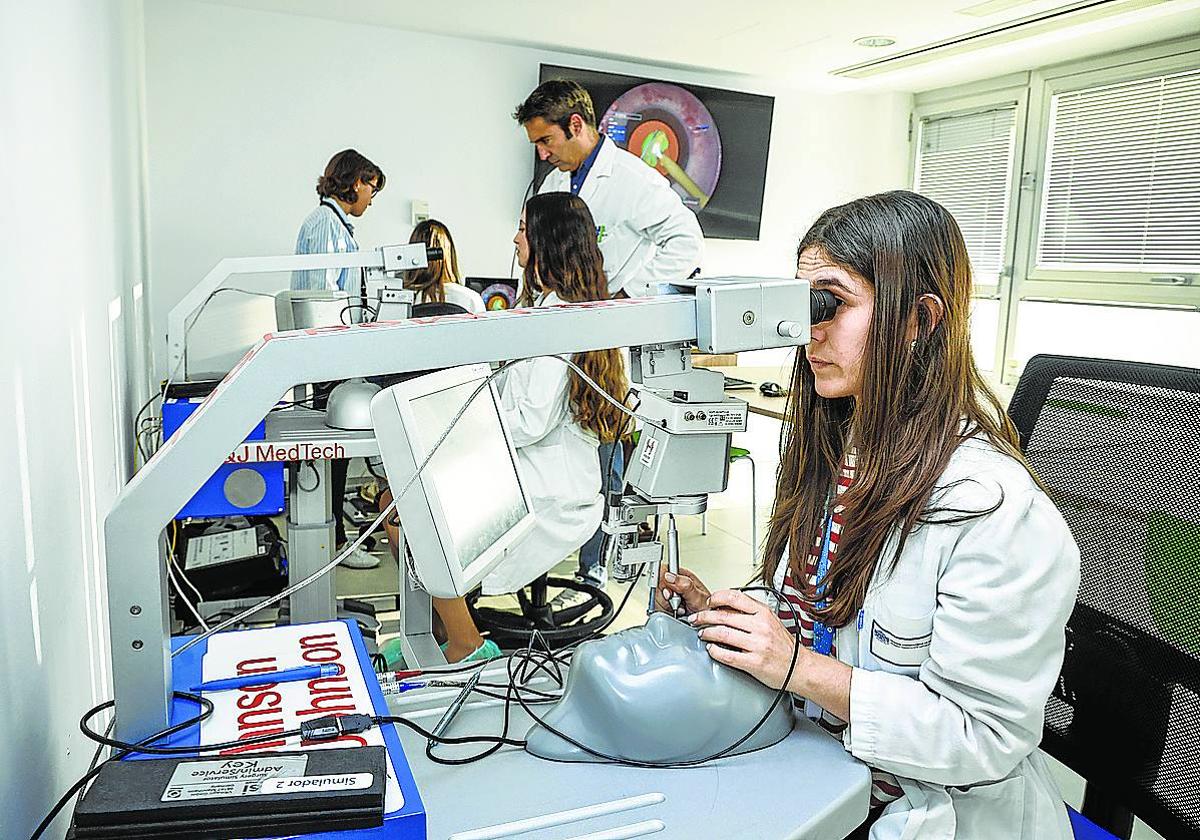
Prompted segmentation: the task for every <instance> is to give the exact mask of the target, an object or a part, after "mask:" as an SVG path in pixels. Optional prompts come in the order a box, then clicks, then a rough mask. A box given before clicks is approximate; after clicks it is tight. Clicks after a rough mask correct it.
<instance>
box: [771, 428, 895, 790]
mask: <svg viewBox="0 0 1200 840" xmlns="http://www.w3.org/2000/svg"><path fill="white" fill-rule="evenodd" d="M856 461H857V456H856V454H855V452H854V451H853V450H851V451H849V452H847V453H846V457H845V460H844V461H843V463H842V468H841V471H840V473H839V474H838V482H837V495H838V496H840V495H841V494H842V493H845V492H846V488H847V487H849V486H850V484H851V483H852V482H853V481H854V469H855V464H856ZM844 527H845V518H844V509H843V507H842V505H841V504H838V503H836V501H835V504H834V506H833V521H832V523H831V526H830V535H829V565H830V566H832V565H833V564H834V563H835V562H836V558H837V547H838V541H839V540H840V539H841V535H842V529H843V528H844ZM823 541H824V534H820V535H818V537H817V540H816V543H815V544H814V545H813V547H812V549H811V550H810V551H809V553H808V559H807V562H806V563H805V566H804V575H805V577H806V578H807V580H808V584H809V585H810V586H816V585H817V564H818V563H819V562H820V557H821V543H822V542H823ZM775 588H776V589H777V590H779V591H780V592H781V593H782V594H783V596H784V598H786V599H787V603H786V604H783V603H778V604H777V605H776V608H775V612H776V614H777V615H778V616H779V619H780V621H782V622H783V626H784V627H786V628H787V629H788V630H789V631H791V632H792V633H799V634H800V644H802V645H803V646H804V647H806V648H811V647H813V623H814V622H813V617H812V615H811V614H810V613H809V611H808V609H807V606H808V605H807V603H806V602H805V600H804V595H803V590H802V589H801V587H799V586H797V585H796V581H795V579H794V578H793V576H792V571H791V568H790V564H787V563H780V566H779V569H778V570H777V571H776V573H775ZM789 605H790V607H791V609H789ZM839 640H840V641H842V642H843V646H844V649H843V650H841V651H839V650H838V645H837V643H838V641H839ZM829 655H830V656H832V657H833V658H835V659H837V660H839V661H841V662H845V663H846V664H847V665H850V666H856V665H858V627H857V626H856V625H855V624H854V623H851V624H850V625H847V626H846V627H843V628H839V629H838V631H837V632H836V633H835V634H834V643H833V649H832V650H831V651H830V653H829ZM805 711H806V713H807V714H808V715H809V717H812V718H814V719H815V720H816V721H817V723H818V724H820V726H821V728H823V729H825V730H826V731H828V732H829V733H830V734H832V735H835V736H837V737H839V738H840V737H841V736H842V733H843V732H845V731H846V722H845V721H844V720H842V719H841V718H838V717H836V716H834V715H832V714H830V713H829V712H827V711H825V710H824V709H822V708H821V707H820V706H818V705H816V704H815V703H812V702H808V703H806V704H805ZM903 795H904V792H903V791H902V790H901V789H900V785H899V784H898V783H897V782H896V777H895V776H893V775H892V774H891V773H885V772H883V771H882V770H876V769H874V768H871V807H872V808H875V807H878V806H881V805H884V804H886V803H888V802H891V801H892V800H894V799H899V798H900V797H901V796H903Z"/></svg>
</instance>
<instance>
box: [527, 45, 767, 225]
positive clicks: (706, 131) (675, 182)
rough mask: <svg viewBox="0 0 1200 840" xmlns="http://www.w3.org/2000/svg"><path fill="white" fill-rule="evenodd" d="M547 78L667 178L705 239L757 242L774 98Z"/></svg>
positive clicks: (609, 76) (633, 79) (574, 76)
mask: <svg viewBox="0 0 1200 840" xmlns="http://www.w3.org/2000/svg"><path fill="white" fill-rule="evenodd" d="M548 79H570V80H571V81H574V82H578V83H579V84H580V85H582V86H583V88H584V89H585V90H587V92H588V95H589V96H590V97H591V99H592V105H593V106H594V108H595V119H596V129H597V130H598V131H599V132H600V133H601V134H603V135H606V136H607V137H608V138H609V140H610V141H611V142H613V143H615V144H616V145H618V146H620V147H621V148H622V149H625V150H626V151H628V152H629V153H630V154H632V155H635V156H636V157H638V158H640V159H641V160H642V162H643V163H645V164H646V165H647V166H652V167H654V168H655V169H656V170H657V171H658V172H659V174H661V175H662V176H663V177H664V178H666V179H667V181H668V183H670V185H671V188H672V189H673V190H675V192H676V193H678V194H679V197H680V199H681V200H682V201H683V203H684V205H685V206H686V207H688V208H689V209H690V210H692V211H693V212H694V213H695V214H696V220H697V221H699V222H700V228H701V229H702V230H703V231H704V235H705V237H708V238H713V239H749V240H756V239H758V235H759V227H760V224H761V221H762V205H763V191H764V189H765V186H766V176H767V155H768V151H769V148H770V144H771V120H772V116H773V114H774V110H775V100H774V99H773V98H772V97H770V96H763V95H760V94H755V93H746V92H744V91H738V90H725V89H722V88H713V87H705V86H703V85H693V84H686V83H682V82H671V81H666V80H663V79H646V78H639V77H637V76H626V75H622V74H619V73H606V72H603V71H600V70H585V69H582V68H578V67H559V66H556V65H551V64H543V65H541V68H540V72H539V80H540V81H543V82H544V81H546V80H548ZM538 165H539V164H535V167H536V166H538ZM540 165H541V166H543V167H548V164H544V163H543V164H540Z"/></svg>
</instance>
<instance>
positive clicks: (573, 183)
mask: <svg viewBox="0 0 1200 840" xmlns="http://www.w3.org/2000/svg"><path fill="white" fill-rule="evenodd" d="M513 119H515V120H516V121H517V122H518V123H520V124H521V126H522V128H524V129H525V133H526V134H527V135H528V136H529V142H530V143H532V144H533V145H534V146H535V147H536V148H537V154H538V157H539V158H540V159H541V160H543V161H547V162H549V163H550V164H551V165H553V166H554V169H553V170H551V172H550V173H549V174H548V175H547V176H546V178H545V180H544V181H542V185H541V187H540V188H539V189H538V192H539V193H547V192H569V193H571V194H572V195H577V196H579V197H580V198H582V199H583V200H584V202H586V203H587V206H588V209H589V210H590V211H591V213H592V218H593V219H595V222H596V240H597V242H598V243H599V245H600V253H601V254H603V256H604V273H605V275H606V276H607V277H608V292H609V294H611V295H613V296H616V295H619V294H620V295H625V296H628V297H648V296H651V295H655V294H658V284H659V283H672V282H676V281H679V280H686V279H687V278H688V277H691V276H692V275H693V274H694V273H695V272H696V271H698V270H699V268H700V261H701V257H702V256H703V252H704V235H703V234H702V233H701V232H700V223H699V222H698V221H696V215H695V214H694V213H693V212H692V211H691V210H689V209H688V208H687V207H685V206H684V204H683V201H682V200H681V199H680V198H679V195H678V194H677V193H676V192H675V191H674V190H673V189H671V186H670V184H669V183H668V182H667V179H666V178H664V177H663V176H662V175H660V174H659V173H658V172H657V171H656V170H655V169H654V168H653V167H650V166H648V165H647V164H645V163H643V162H642V161H641V159H640V158H638V157H636V156H635V155H632V154H630V153H629V152H627V151H625V150H624V149H622V148H620V147H618V146H617V144H616V143H614V142H613V141H612V140H610V139H608V138H607V137H605V136H604V135H602V134H600V133H599V131H597V129H596V109H595V107H594V106H593V105H592V97H591V96H590V95H589V94H588V92H587V91H586V90H585V89H584V88H583V87H582V86H581V85H579V84H578V83H576V82H571V81H566V80H562V79H553V80H550V81H546V82H543V83H542V84H540V85H538V86H537V88H536V89H534V91H533V93H531V94H529V96H528V98H526V100H525V101H524V102H522V103H521V104H520V105H518V106H517V108H516V110H515V111H514V112H513ZM617 396H618V397H619V396H621V395H617ZM613 447H614V444H612V443H601V444H600V449H599V457H600V464H601V470H602V471H603V470H604V469H605V468H607V467H608V465H609V464H611V470H610V471H609V473H608V475H607V481H606V485H607V487H606V489H607V490H610V491H611V490H618V489H620V487H621V477H622V476H623V475H624V472H625V463H624V461H625V459H624V452H623V450H622V449H621V447H620V446H619V445H616V451H615V453H614V452H613ZM602 542H603V535H602V533H601V531H600V530H599V529H597V530H596V533H595V534H594V535H593V536H592V538H591V539H590V540H588V541H587V543H586V544H585V545H584V546H583V547H582V548H581V549H580V550H579V572H578V577H579V578H580V579H581V580H585V581H588V582H591V583H597V584H600V585H603V584H604V581H605V576H604V566H603V564H602V562H601V559H602V558H601V557H600V548H601V545H602ZM579 597H582V596H580V595H579V593H576V592H574V590H569V589H568V590H564V591H563V592H562V594H560V595H559V596H558V597H557V598H556V599H555V602H554V606H555V608H556V609H557V608H561V607H566V606H570V605H571V601H572V600H573V599H576V598H579Z"/></svg>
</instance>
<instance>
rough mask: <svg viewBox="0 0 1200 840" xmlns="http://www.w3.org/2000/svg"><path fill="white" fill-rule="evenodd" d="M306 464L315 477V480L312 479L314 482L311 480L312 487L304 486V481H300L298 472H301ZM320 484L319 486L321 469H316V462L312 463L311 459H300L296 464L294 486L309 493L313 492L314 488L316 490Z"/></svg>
mask: <svg viewBox="0 0 1200 840" xmlns="http://www.w3.org/2000/svg"><path fill="white" fill-rule="evenodd" d="M306 466H307V467H308V468H309V469H310V470H312V472H313V478H315V479H316V481H314V482H313V486H312V487H305V486H304V483H303V482H301V481H300V474H301V472H302V471H303V470H304V468H305V467H306ZM320 486H321V471H320V470H318V469H317V465H316V464H314V463H313V462H312V461H301V462H300V463H299V464H298V465H297V466H296V487H297V488H298V489H300V490H302V491H304V492H305V493H311V492H313V491H314V490H316V489H317V488H318V487H320Z"/></svg>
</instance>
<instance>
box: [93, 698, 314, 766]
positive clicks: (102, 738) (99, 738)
mask: <svg viewBox="0 0 1200 840" xmlns="http://www.w3.org/2000/svg"><path fill="white" fill-rule="evenodd" d="M173 694H174V695H175V696H176V697H182V698H184V699H185V700H191V701H192V702H194V703H198V704H200V705H201V706H202V707H203V708H204V709H205V713H204V715H203V717H201V718H199V719H198V720H195V721H191V722H188V726H191V725H194V724H195V723H200V722H201V721H203V720H205V719H207V718H208V717H209V716H210V715H211V714H212V712H213V702H212V701H211V700H209V699H208V698H206V697H202V696H201V695H199V694H191V693H189V692H186V691H176V692H173ZM114 705H116V703H115V701H113V700H105V701H104V702H103V703H100V704H98V705H95V706H93V707H92V708H90V709H88V710H87V711H86V712H84V713H83V717H81V718H80V719H79V729H80V731H81V732H83V734H84V735H86V736H87V737H88V738H90V739H91V740H93V741H95V742H96V743H98V744H103V745H104V746H106V747H113V748H114V749H118V750H124V751H125V752H127V753H138V754H140V755H197V754H199V753H206V752H215V751H218V750H229V749H235V748H237V747H250V746H254V745H256V744H266V743H268V742H270V741H278V740H281V739H282V740H287V739H288V738H295V737H296V736H297V735H301V734H303V733H304V732H305V730H304V727H297V728H295V729H289V730H286V731H284V732H276V733H267V734H266V735H255V736H253V737H251V738H241V739H235V740H232V741H222V742H220V743H217V744H193V745H181V746H175V747H155V746H152V744H153V743H154V741H158V740H160V739H161V738H163V737H165V736H164V735H161V734H160V735H158V736H152V737H150V738H147V739H145V740H143V741H139V742H137V743H136V744H130V743H129V742H127V741H120V740H117V739H116V738H110V737H108V736H107V735H101V734H100V733H99V732H97V731H96V730H94V729H92V728H91V726H89V722H90V721H91V719H92V718H94V717H95V716H96V715H98V714H100V713H101V712H103V711H104V710H105V709H111V708H113V706H114ZM186 728H187V727H186V726H183V725H182V724H178V725H177V726H176V727H173V729H174V730H175V731H174V732H171V734H175V732H179V731H182V730H183V729H186Z"/></svg>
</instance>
